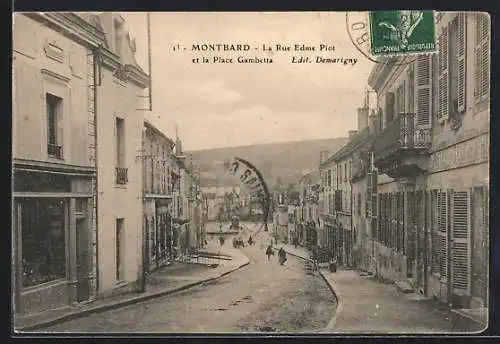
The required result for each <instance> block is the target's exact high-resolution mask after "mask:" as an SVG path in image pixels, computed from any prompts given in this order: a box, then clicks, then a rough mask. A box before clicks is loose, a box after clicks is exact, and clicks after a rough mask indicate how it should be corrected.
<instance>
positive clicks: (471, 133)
mask: <svg viewBox="0 0 500 344" xmlns="http://www.w3.org/2000/svg"><path fill="white" fill-rule="evenodd" d="M436 19H437V24H436V27H437V34H438V53H437V54H431V55H418V56H417V57H411V56H406V57H400V58H397V59H395V58H391V59H387V60H386V61H385V62H384V63H379V64H377V65H376V66H375V68H374V69H373V71H372V74H371V75H370V78H369V84H370V86H372V87H373V89H374V90H375V91H376V93H377V96H378V106H379V108H378V113H377V114H376V116H375V117H373V118H372V119H371V120H372V121H374V122H375V123H376V125H375V127H376V132H377V135H376V136H375V138H374V139H373V146H372V152H373V157H374V164H373V165H374V166H373V172H374V173H375V174H377V183H376V184H377V187H376V197H375V199H376V201H375V202H373V204H372V205H373V209H377V211H376V213H374V214H373V216H376V222H377V223H378V224H377V231H375V232H374V240H375V250H374V253H373V254H374V257H372V258H373V259H374V260H375V262H376V266H375V273H376V274H377V275H380V276H381V277H383V278H385V279H389V280H393V281H407V282H409V283H410V284H411V285H412V286H413V287H414V289H416V290H419V291H421V293H423V294H425V295H427V296H430V297H436V298H438V299H439V300H441V301H443V302H445V303H447V304H449V305H450V306H452V307H453V308H478V307H486V304H487V295H486V290H487V284H488V283H487V281H488V276H487V271H488V227H489V225H488V194H489V179H488V176H489V158H488V156H489V116H490V110H489V74H490V72H489V51H490V50H489V49H490V48H489V40H490V29H489V18H488V16H487V15H485V14H475V13H468V14H466V13H451V12H447V13H441V14H438V15H437V17H436Z"/></svg>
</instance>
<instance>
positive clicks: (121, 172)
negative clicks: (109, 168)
mask: <svg viewBox="0 0 500 344" xmlns="http://www.w3.org/2000/svg"><path fill="white" fill-rule="evenodd" d="M127 182H128V169H126V168H123V167H117V168H116V184H118V185H124V184H127Z"/></svg>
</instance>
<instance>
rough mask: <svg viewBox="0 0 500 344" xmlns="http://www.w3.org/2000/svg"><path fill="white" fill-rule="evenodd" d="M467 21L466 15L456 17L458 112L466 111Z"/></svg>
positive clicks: (461, 14) (460, 14)
mask: <svg viewBox="0 0 500 344" xmlns="http://www.w3.org/2000/svg"><path fill="white" fill-rule="evenodd" d="M466 25H467V21H466V14H465V13H459V14H458V17H457V73H458V75H457V104H458V105H457V107H458V112H464V111H465V109H466V84H465V83H466V56H467V49H466V47H467V45H466V39H467V29H466Z"/></svg>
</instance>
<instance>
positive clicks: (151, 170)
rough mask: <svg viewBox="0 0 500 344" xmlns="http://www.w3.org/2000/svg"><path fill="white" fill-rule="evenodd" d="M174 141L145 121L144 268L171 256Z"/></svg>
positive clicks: (143, 159) (143, 154) (162, 261)
mask: <svg viewBox="0 0 500 344" xmlns="http://www.w3.org/2000/svg"><path fill="white" fill-rule="evenodd" d="M174 146H175V143H174V141H173V140H172V139H170V138H169V137H167V136H166V135H165V134H164V133H163V132H161V131H160V130H159V129H158V128H156V127H155V126H154V125H153V124H152V123H150V122H149V121H144V130H143V143H142V147H143V153H142V163H143V194H144V196H143V197H144V199H143V204H144V235H145V241H146V245H145V249H146V251H147V252H148V254H147V257H148V261H147V265H146V266H147V271H151V270H152V269H154V268H158V267H161V266H162V265H164V264H166V263H167V262H169V261H171V260H172V258H173V237H172V234H173V233H172V230H173V229H172V227H173V217H174V215H173V209H174V201H173V193H174V189H175V186H176V183H178V182H179V179H178V178H176V177H177V175H176V173H175V171H174V170H173V168H172V163H173V159H172V155H173V154H174V151H173V149H174Z"/></svg>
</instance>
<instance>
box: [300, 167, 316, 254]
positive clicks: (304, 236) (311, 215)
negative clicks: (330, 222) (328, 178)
mask: <svg viewBox="0 0 500 344" xmlns="http://www.w3.org/2000/svg"><path fill="white" fill-rule="evenodd" d="M319 182H320V180H319V173H318V171H312V172H309V173H307V174H305V175H303V176H302V178H301V179H300V180H299V182H298V186H299V193H300V203H299V206H298V207H297V209H296V214H295V218H296V237H297V239H298V242H299V244H300V245H303V246H311V245H316V244H317V231H316V228H317V227H318V226H319V218H320V208H321V204H320V196H319V195H320V193H321V186H320V184H319Z"/></svg>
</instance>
